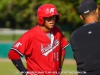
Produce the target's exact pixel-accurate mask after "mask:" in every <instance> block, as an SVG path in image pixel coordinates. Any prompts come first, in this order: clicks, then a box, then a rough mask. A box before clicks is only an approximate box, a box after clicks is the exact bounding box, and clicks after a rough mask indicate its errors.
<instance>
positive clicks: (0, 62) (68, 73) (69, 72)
mask: <svg viewBox="0 0 100 75" xmlns="http://www.w3.org/2000/svg"><path fill="white" fill-rule="evenodd" d="M65 61H66V60H65ZM68 61H69V60H68ZM23 62H24V65H25V61H23ZM70 62H71V61H70ZM67 63H68V64H67ZM75 72H76V65H75V64H72V63H69V62H66V63H64V65H63V69H62V74H61V75H77V73H75ZM0 75H21V73H19V71H18V70H17V69H16V68H15V66H14V65H13V64H12V62H11V61H10V60H7V59H0Z"/></svg>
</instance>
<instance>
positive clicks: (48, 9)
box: [37, 4, 59, 25]
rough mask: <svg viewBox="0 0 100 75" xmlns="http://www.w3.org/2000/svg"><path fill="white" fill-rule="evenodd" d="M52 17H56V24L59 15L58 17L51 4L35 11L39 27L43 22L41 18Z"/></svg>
mask: <svg viewBox="0 0 100 75" xmlns="http://www.w3.org/2000/svg"><path fill="white" fill-rule="evenodd" d="M53 15H56V22H57V21H58V20H59V15H58V12H57V9H56V7H55V6H54V5H52V4H43V5H42V6H40V7H39V8H38V10H37V18H38V23H39V24H40V25H43V24H44V22H45V21H44V19H43V18H44V17H50V16H53Z"/></svg>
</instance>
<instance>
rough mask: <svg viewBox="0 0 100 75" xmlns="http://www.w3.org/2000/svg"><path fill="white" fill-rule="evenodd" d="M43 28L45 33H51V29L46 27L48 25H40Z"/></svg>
mask: <svg viewBox="0 0 100 75" xmlns="http://www.w3.org/2000/svg"><path fill="white" fill-rule="evenodd" d="M39 27H40V28H41V29H42V31H43V32H45V33H50V32H51V29H48V28H46V27H44V26H39Z"/></svg>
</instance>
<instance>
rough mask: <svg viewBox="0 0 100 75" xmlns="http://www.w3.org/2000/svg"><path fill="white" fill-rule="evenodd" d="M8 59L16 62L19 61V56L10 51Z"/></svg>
mask: <svg viewBox="0 0 100 75" xmlns="http://www.w3.org/2000/svg"><path fill="white" fill-rule="evenodd" d="M8 58H9V59H15V60H17V59H20V55H19V54H18V53H17V52H16V51H14V50H10V51H9V53H8Z"/></svg>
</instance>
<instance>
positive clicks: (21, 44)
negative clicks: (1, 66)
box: [11, 33, 32, 56]
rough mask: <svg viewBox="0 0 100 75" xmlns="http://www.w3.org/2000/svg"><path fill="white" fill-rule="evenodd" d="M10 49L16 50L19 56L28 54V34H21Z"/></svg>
mask: <svg viewBox="0 0 100 75" xmlns="http://www.w3.org/2000/svg"><path fill="white" fill-rule="evenodd" d="M11 50H14V51H16V52H17V53H18V54H20V55H21V56H24V55H28V54H30V53H31V51H32V47H31V38H30V36H29V35H28V34H27V33H25V34H23V35H22V36H21V37H20V38H19V40H17V41H16V42H15V44H14V45H13V46H12V48H11Z"/></svg>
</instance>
